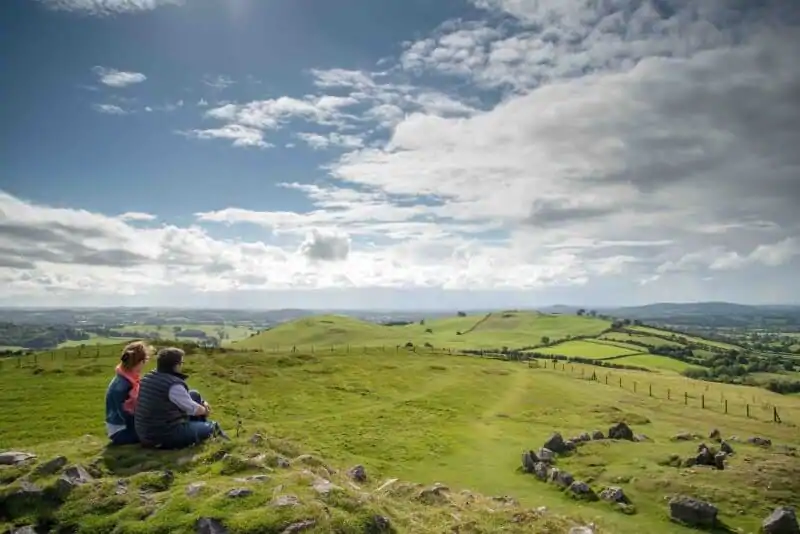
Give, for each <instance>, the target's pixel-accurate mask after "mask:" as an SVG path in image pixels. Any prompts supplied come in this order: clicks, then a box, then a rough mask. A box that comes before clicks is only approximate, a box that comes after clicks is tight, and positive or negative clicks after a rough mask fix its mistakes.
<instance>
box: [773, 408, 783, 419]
mask: <svg viewBox="0 0 800 534" xmlns="http://www.w3.org/2000/svg"><path fill="white" fill-rule="evenodd" d="M772 421H773V422H775V423H780V422H781V416H780V415H778V408H777V407H775V406H773V407H772Z"/></svg>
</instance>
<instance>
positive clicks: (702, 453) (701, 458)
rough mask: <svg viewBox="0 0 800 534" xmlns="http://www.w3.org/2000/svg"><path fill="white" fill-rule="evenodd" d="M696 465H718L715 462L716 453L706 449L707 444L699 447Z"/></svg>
mask: <svg viewBox="0 0 800 534" xmlns="http://www.w3.org/2000/svg"><path fill="white" fill-rule="evenodd" d="M695 465H716V464H715V462H714V452H713V451H711V449H709V448H708V447H706V444H705V443H701V444H700V445H699V446H698V447H697V456H696V457H695Z"/></svg>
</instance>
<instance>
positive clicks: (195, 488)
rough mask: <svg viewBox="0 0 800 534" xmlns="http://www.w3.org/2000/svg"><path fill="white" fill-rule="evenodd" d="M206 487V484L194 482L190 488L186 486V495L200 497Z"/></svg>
mask: <svg viewBox="0 0 800 534" xmlns="http://www.w3.org/2000/svg"><path fill="white" fill-rule="evenodd" d="M205 487H206V483H205V482H192V483H191V484H189V485H188V486H186V495H187V496H189V497H197V496H198V495H200V492H201V491H203V488H205Z"/></svg>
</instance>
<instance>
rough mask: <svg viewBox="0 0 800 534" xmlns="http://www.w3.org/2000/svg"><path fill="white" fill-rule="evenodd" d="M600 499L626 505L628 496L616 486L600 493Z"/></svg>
mask: <svg viewBox="0 0 800 534" xmlns="http://www.w3.org/2000/svg"><path fill="white" fill-rule="evenodd" d="M600 498H601V499H603V500H604V501H608V502H615V503H624V504H628V503H629V502H630V500H628V496H627V495H625V492H624V491H622V488H620V487H617V486H608V487H607V488H604V489H603V491H601V492H600Z"/></svg>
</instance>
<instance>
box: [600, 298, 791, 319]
mask: <svg viewBox="0 0 800 534" xmlns="http://www.w3.org/2000/svg"><path fill="white" fill-rule="evenodd" d="M603 311H605V312H607V313H611V314H612V315H616V316H618V317H627V318H630V319H643V318H657V317H673V316H683V317H685V316H690V315H706V316H707V315H718V316H722V315H727V316H748V317H753V316H762V317H763V316H770V315H783V314H786V313H800V306H791V305H784V306H754V305H748V304H734V303H731V302H689V303H672V302H659V303H655V304H647V305H645V306H629V307H623V308H612V309H610V310H603Z"/></svg>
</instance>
